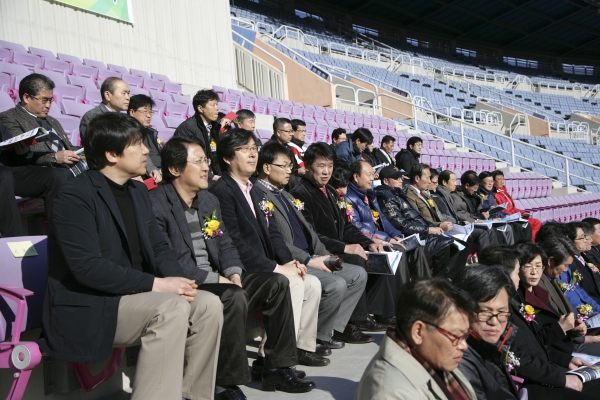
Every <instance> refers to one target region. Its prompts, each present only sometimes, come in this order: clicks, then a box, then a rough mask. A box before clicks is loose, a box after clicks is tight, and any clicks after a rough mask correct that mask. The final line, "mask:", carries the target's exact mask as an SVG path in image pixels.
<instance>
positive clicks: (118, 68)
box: [106, 64, 129, 74]
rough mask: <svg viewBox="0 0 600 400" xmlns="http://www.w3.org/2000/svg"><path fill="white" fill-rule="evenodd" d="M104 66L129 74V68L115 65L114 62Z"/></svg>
mask: <svg viewBox="0 0 600 400" xmlns="http://www.w3.org/2000/svg"><path fill="white" fill-rule="evenodd" d="M106 66H107V67H108V69H110V70H111V71H116V72H120V73H122V74H129V70H128V69H127V68H125V67H123V66H121V65H116V64H106Z"/></svg>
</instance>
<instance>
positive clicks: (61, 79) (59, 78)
mask: <svg viewBox="0 0 600 400" xmlns="http://www.w3.org/2000/svg"><path fill="white" fill-rule="evenodd" d="M33 72H35V73H36V74H42V75H45V76H47V77H48V78H50V79H52V82H54V84H55V85H66V84H67V78H65V75H64V74H61V73H60V72H54V71H45V70H43V69H41V68H38V67H35V68H34V69H33Z"/></svg>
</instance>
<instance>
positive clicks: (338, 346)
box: [317, 338, 346, 350]
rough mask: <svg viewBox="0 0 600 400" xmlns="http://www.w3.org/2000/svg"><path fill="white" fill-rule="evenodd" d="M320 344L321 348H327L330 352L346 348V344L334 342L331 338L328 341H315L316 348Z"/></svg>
mask: <svg viewBox="0 0 600 400" xmlns="http://www.w3.org/2000/svg"><path fill="white" fill-rule="evenodd" d="M320 344H322V345H323V346H327V347H329V348H330V349H332V350H337V349H343V348H344V346H346V343H344V342H342V341H339V340H334V339H333V338H331V340H329V341H327V340H320V339H317V346H319V345H320Z"/></svg>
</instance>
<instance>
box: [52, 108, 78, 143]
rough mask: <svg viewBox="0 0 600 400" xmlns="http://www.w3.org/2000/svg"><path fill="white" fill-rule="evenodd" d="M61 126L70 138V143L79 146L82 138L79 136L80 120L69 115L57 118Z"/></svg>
mask: <svg viewBox="0 0 600 400" xmlns="http://www.w3.org/2000/svg"><path fill="white" fill-rule="evenodd" d="M56 119H57V120H58V122H60V125H61V126H62V127H63V129H64V131H65V133H66V134H67V136H68V137H69V142H71V144H72V145H75V146H79V145H80V142H81V138H80V136H79V123H80V119H79V118H77V117H70V116H68V115H61V116H59V117H56Z"/></svg>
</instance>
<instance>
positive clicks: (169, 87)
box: [163, 82, 181, 94]
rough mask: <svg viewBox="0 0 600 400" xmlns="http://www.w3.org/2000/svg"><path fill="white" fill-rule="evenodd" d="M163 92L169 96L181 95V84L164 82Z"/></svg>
mask: <svg viewBox="0 0 600 400" xmlns="http://www.w3.org/2000/svg"><path fill="white" fill-rule="evenodd" d="M163 90H164V91H165V92H167V93H169V94H181V84H179V83H172V82H165V88H164V89H163Z"/></svg>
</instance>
